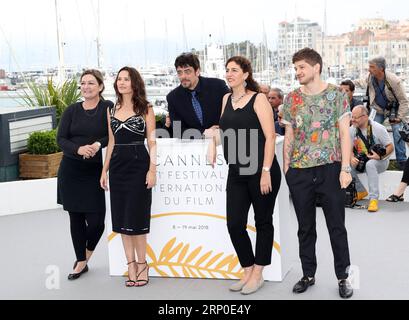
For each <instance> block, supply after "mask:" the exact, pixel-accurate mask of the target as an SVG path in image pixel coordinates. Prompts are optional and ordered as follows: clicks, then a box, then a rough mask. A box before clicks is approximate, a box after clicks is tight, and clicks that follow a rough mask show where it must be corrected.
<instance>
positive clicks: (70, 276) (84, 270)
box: [68, 261, 88, 280]
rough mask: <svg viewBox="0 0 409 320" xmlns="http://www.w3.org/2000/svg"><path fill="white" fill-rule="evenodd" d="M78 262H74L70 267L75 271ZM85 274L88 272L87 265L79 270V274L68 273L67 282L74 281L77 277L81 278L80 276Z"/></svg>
mask: <svg viewBox="0 0 409 320" xmlns="http://www.w3.org/2000/svg"><path fill="white" fill-rule="evenodd" d="M77 263H78V261H75V263H74V266H73V267H72V268H73V269H75V267H76V266H77ZM85 272H88V264H86V265H85V267H84V268H83V269H82V270H81V272H79V273H70V274H69V275H68V280H76V279H78V278H79V277H81V275H82V274H83V273H85Z"/></svg>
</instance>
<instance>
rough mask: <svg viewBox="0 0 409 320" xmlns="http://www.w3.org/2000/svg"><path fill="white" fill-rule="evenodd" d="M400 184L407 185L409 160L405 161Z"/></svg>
mask: <svg viewBox="0 0 409 320" xmlns="http://www.w3.org/2000/svg"><path fill="white" fill-rule="evenodd" d="M402 182H403V183H406V184H409V158H408V160H406V164H405V169H404V170H403V177H402Z"/></svg>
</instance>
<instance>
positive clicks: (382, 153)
mask: <svg viewBox="0 0 409 320" xmlns="http://www.w3.org/2000/svg"><path fill="white" fill-rule="evenodd" d="M372 151H373V152H375V153H376V154H377V155H378V156H379V157H381V159H382V157H384V156H385V155H386V148H385V147H384V146H383V145H381V144H375V145H373V146H372V148H371V151H370V152H369V153H370V154H372Z"/></svg>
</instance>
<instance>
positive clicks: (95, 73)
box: [80, 69, 105, 100]
mask: <svg viewBox="0 0 409 320" xmlns="http://www.w3.org/2000/svg"><path fill="white" fill-rule="evenodd" d="M86 75H91V76H93V77H94V78H95V79H97V82H98V85H99V86H100V85H102V90H101V91H100V92H99V98H100V99H101V100H104V98H103V97H102V92H104V90H105V84H104V76H103V75H102V73H101V72H100V71H99V70H96V69H87V70H85V71H84V72H83V73H82V74H81V77H80V82H81V81H82V78H84V76H86Z"/></svg>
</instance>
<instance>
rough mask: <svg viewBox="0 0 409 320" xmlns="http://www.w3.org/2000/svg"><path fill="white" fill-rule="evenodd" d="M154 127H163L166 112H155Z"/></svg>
mask: <svg viewBox="0 0 409 320" xmlns="http://www.w3.org/2000/svg"><path fill="white" fill-rule="evenodd" d="M155 121H156V128H157V129H159V128H164V127H165V122H166V113H164V112H160V113H157V114H155Z"/></svg>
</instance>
